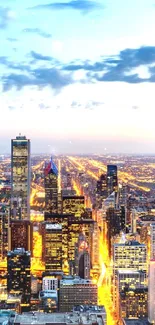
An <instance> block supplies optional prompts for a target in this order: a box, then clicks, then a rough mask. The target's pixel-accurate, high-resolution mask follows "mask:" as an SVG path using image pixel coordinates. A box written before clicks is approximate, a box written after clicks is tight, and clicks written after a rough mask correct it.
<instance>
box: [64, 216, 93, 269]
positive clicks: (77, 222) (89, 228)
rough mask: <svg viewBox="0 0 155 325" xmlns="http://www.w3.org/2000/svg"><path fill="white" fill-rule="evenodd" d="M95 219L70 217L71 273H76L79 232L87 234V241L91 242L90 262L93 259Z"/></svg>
mask: <svg viewBox="0 0 155 325" xmlns="http://www.w3.org/2000/svg"><path fill="white" fill-rule="evenodd" d="M94 223H95V222H94V221H93V220H92V219H80V218H75V217H73V216H71V217H69V218H68V262H69V264H70V273H71V274H75V273H74V271H73V270H74V267H75V249H76V245H77V243H78V238H79V234H80V233H83V234H85V238H86V242H87V243H88V244H89V254H90V263H91V261H92V248H93V231H94Z"/></svg>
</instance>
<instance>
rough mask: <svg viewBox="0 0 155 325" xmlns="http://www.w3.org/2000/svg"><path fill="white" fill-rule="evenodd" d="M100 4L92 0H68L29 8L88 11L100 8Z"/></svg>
mask: <svg viewBox="0 0 155 325" xmlns="http://www.w3.org/2000/svg"><path fill="white" fill-rule="evenodd" d="M100 7H101V5H100V4H98V3H97V2H96V1H93V0H71V1H68V2H53V3H49V4H42V5H39V6H36V7H33V8H30V9H51V10H52V9H54V10H66V9H73V10H78V11H81V12H84V13H88V12H90V11H93V10H95V9H98V8H100Z"/></svg>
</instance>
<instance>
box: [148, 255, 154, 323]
mask: <svg viewBox="0 0 155 325" xmlns="http://www.w3.org/2000/svg"><path fill="white" fill-rule="evenodd" d="M148 282H149V283H148V319H149V322H150V323H151V324H155V259H154V260H150V265H149V276H148Z"/></svg>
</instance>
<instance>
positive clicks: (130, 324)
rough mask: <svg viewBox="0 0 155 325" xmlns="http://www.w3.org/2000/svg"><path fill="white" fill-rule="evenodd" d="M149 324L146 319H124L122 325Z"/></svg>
mask: <svg viewBox="0 0 155 325" xmlns="http://www.w3.org/2000/svg"><path fill="white" fill-rule="evenodd" d="M149 324H150V323H149V322H148V320H147V319H146V318H144V319H143V318H141V319H124V325H149Z"/></svg>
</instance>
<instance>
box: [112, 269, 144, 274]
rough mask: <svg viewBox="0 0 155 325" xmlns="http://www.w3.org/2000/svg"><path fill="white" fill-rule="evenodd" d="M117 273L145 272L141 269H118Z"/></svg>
mask: <svg viewBox="0 0 155 325" xmlns="http://www.w3.org/2000/svg"><path fill="white" fill-rule="evenodd" d="M117 273H119V274H145V273H146V272H145V271H143V270H137V271H134V270H129V269H118V271H117Z"/></svg>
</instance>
